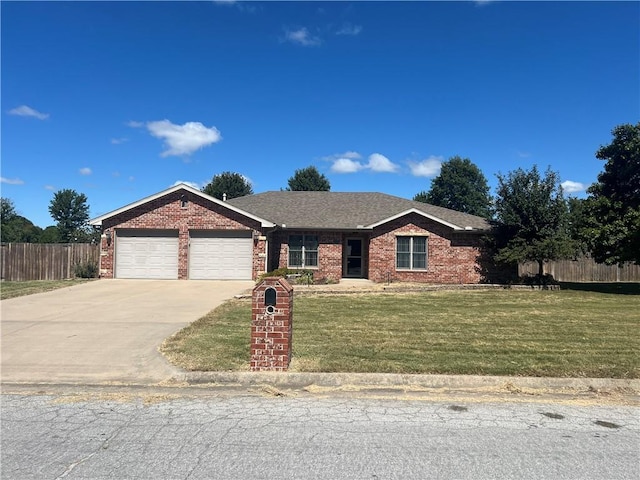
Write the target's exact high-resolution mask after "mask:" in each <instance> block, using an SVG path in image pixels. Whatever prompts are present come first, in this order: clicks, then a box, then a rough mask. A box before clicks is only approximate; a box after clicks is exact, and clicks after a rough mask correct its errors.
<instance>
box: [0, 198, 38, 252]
mask: <svg viewBox="0 0 640 480" xmlns="http://www.w3.org/2000/svg"><path fill="white" fill-rule="evenodd" d="M0 203H1V210H0V232H1V237H2V241H3V242H27V243H37V242H38V241H40V234H41V233H42V229H41V228H40V227H38V226H36V225H34V224H33V223H32V222H31V221H30V220H29V219H27V218H25V217H23V216H22V215H19V214H18V212H17V211H16V207H15V205H14V204H13V201H11V200H10V199H8V198H2V199H1V200H0Z"/></svg>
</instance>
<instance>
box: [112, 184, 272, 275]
mask: <svg viewBox="0 0 640 480" xmlns="http://www.w3.org/2000/svg"><path fill="white" fill-rule="evenodd" d="M183 196H184V199H185V200H187V205H186V206H185V207H182V200H183ZM120 228H126V229H130V228H131V229H134V228H135V229H161V230H177V231H178V240H179V246H178V278H179V279H186V278H188V274H189V273H188V270H189V268H188V267H189V261H188V259H189V231H190V230H249V231H252V233H254V234H255V236H257V235H258V234H261V225H260V223H259V222H257V221H255V220H252V219H250V218H247V217H244V216H242V215H240V214H238V213H236V212H234V211H232V210H229V209H227V208H225V207H224V206H222V205H217V204H214V203H212V202H210V201H207V200H205V199H204V198H202V197H200V196H197V195H193V194H191V193H189V192H186V191H180V190H179V191H176V192H172V193H170V194H167V195H165V196H163V197H160V198H157V199H155V200H152V201H150V202H147V203H145V204H143V205H139V206H138V207H135V208H132V209H130V210H127V211H125V212H122V213H121V214H119V215H116V216H113V217H111V218H108V219H105V220H104V221H103V224H102V230H103V232H105V231H106V230H107V229H108V230H110V232H111V237H112V238H111V243H110V244H108V242H107V236H106V235H105V234H104V233H103V235H102V240H101V248H100V250H101V253H100V276H101V277H102V278H113V276H114V269H115V264H114V259H115V250H114V249H115V246H116V243H117V234H118V229H120ZM265 267H266V241H264V240H259V239H255V240H253V278H254V279H255V278H257V277H258V276H259V275H260V274H261V273H263V272H264V271H265Z"/></svg>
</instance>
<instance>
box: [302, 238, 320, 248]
mask: <svg viewBox="0 0 640 480" xmlns="http://www.w3.org/2000/svg"><path fill="white" fill-rule="evenodd" d="M304 249H305V250H314V251H317V250H318V236H317V235H305V237H304Z"/></svg>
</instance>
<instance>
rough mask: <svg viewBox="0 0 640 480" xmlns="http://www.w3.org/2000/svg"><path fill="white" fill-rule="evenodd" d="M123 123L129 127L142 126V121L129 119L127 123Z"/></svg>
mask: <svg viewBox="0 0 640 480" xmlns="http://www.w3.org/2000/svg"><path fill="white" fill-rule="evenodd" d="M125 125H126V126H127V127H131V128H142V127H144V123H143V122H136V121H135V120H129V121H128V122H127V123H125Z"/></svg>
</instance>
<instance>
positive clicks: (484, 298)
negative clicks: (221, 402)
mask: <svg viewBox="0 0 640 480" xmlns="http://www.w3.org/2000/svg"><path fill="white" fill-rule="evenodd" d="M294 312H295V316H294V333H293V345H294V347H293V348H294V351H293V357H294V360H293V362H292V366H291V370H292V371H303V372H389V373H431V374H477V375H521V376H554V377H611V378H638V377H639V376H640V356H639V355H638V350H639V349H638V347H639V346H640V340H639V339H640V328H639V327H640V296H634V295H612V294H603V293H594V292H582V291H511V290H486V291H441V292H428V293H418V294H380V295H373V294H369V295H344V296H339V295H336V296H308V297H305V296H302V297H296V298H295V301H294ZM250 323H251V302H250V300H233V301H230V302H227V303H226V304H224V305H223V306H222V307H220V308H219V309H216V310H214V311H212V312H211V313H209V314H208V315H207V316H205V317H203V318H202V319H200V320H198V321H197V322H195V323H193V324H192V325H190V326H189V327H187V328H185V329H183V330H182V331H180V332H178V333H177V334H176V335H175V336H173V337H171V338H169V339H167V340H166V341H165V344H164V345H163V347H162V350H163V352H164V353H165V354H166V355H167V357H168V358H169V359H170V360H171V361H173V362H174V363H176V364H177V365H179V366H181V367H183V368H186V369H188V370H203V371H221V370H247V369H248V364H249V332H250Z"/></svg>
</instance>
